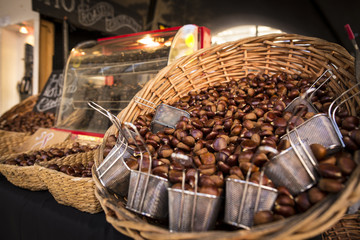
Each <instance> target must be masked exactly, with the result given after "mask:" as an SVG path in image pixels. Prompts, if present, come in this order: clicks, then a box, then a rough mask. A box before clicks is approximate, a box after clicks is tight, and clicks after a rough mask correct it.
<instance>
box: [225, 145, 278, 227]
mask: <svg viewBox="0 0 360 240" xmlns="http://www.w3.org/2000/svg"><path fill="white" fill-rule="evenodd" d="M261 152H271V153H273V154H278V151H277V150H276V149H274V148H272V147H269V146H260V147H258V149H257V150H256V152H255V154H254V155H253V157H252V159H251V165H250V168H249V170H248V172H247V174H246V179H245V181H244V180H239V179H233V178H226V198H225V216H224V222H225V223H227V224H230V225H233V226H236V227H242V228H245V229H250V227H252V225H253V219H254V215H255V213H256V212H257V211H263V210H271V209H272V207H273V205H274V203H275V200H276V198H277V192H278V191H277V189H275V188H272V187H268V186H264V185H262V179H263V175H264V171H263V170H262V171H261V174H260V182H259V184H257V183H252V182H249V179H250V174H251V169H252V167H253V165H254V164H253V162H254V159H255V157H256V156H257V155H258V154H259V153H261Z"/></svg>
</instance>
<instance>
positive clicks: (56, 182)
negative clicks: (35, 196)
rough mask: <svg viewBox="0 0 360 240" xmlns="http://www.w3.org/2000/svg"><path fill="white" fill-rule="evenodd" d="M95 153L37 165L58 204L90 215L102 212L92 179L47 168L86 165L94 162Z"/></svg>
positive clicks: (93, 151)
mask: <svg viewBox="0 0 360 240" xmlns="http://www.w3.org/2000/svg"><path fill="white" fill-rule="evenodd" d="M95 151H96V150H92V151H89V152H86V153H79V154H75V155H69V156H67V157H64V158H61V159H56V160H51V161H49V162H42V163H39V164H35V166H36V167H38V170H39V176H40V178H41V180H42V181H43V182H44V183H45V185H46V186H47V189H48V190H49V192H50V193H51V194H52V196H53V197H54V198H55V200H56V201H57V202H58V203H60V204H63V205H67V206H71V207H74V208H76V209H79V210H80V211H84V212H89V213H98V212H101V211H102V208H101V206H100V203H99V201H98V199H97V198H96V197H95V195H94V190H95V184H94V181H93V179H92V178H89V177H72V176H70V175H67V174H65V173H62V172H60V171H56V170H52V169H49V168H47V166H48V165H50V164H57V165H58V166H62V165H74V164H76V163H81V164H83V165H86V164H88V163H89V162H90V161H93V159H94V154H95Z"/></svg>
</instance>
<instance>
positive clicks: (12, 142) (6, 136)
mask: <svg viewBox="0 0 360 240" xmlns="http://www.w3.org/2000/svg"><path fill="white" fill-rule="evenodd" d="M37 99H38V95H34V96H30V97H28V98H27V99H25V100H24V101H22V102H20V103H19V104H17V105H15V106H13V107H12V108H11V109H10V110H8V111H7V112H5V113H4V114H3V115H2V116H1V117H0V126H2V125H3V124H4V123H5V122H7V121H11V120H12V119H14V118H15V117H16V116H18V115H19V114H24V113H27V112H30V111H32V109H33V107H34V106H35V104H36V101H37ZM29 135H30V132H13V131H6V130H0V155H2V156H3V155H5V154H11V153H14V147H17V146H19V144H21V143H23V142H24V141H25V140H26V139H27V138H28V136H29Z"/></svg>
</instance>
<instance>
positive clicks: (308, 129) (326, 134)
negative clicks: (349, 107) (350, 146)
mask: <svg viewBox="0 0 360 240" xmlns="http://www.w3.org/2000/svg"><path fill="white" fill-rule="evenodd" d="M359 85H360V84H359V83H357V84H355V85H354V86H352V87H351V88H349V89H348V90H346V91H344V92H343V93H342V94H340V96H338V97H337V98H336V99H335V100H334V101H333V102H332V103H331V105H330V107H329V109H328V114H325V113H321V114H317V115H315V116H313V117H312V118H310V119H308V120H306V121H305V122H304V123H302V124H301V125H299V126H297V127H296V130H297V133H296V132H295V129H293V130H291V131H290V132H289V134H285V135H284V136H282V137H281V139H287V140H289V139H290V138H291V140H292V141H293V142H294V143H295V144H298V143H299V141H298V139H301V140H302V141H303V142H307V143H308V144H309V145H311V144H313V143H318V144H321V145H323V146H324V147H325V148H326V149H327V151H328V153H329V154H333V153H335V152H337V151H339V150H341V149H342V148H343V147H345V144H344V142H343V140H342V134H341V132H340V129H339V127H338V126H337V124H336V121H335V113H336V110H337V107H336V108H335V109H334V110H333V108H334V105H335V104H336V102H337V101H339V100H340V99H341V98H342V97H343V96H344V95H345V94H347V93H348V92H350V91H351V90H352V89H354V88H355V87H357V86H359ZM356 94H358V93H356ZM356 94H354V95H356ZM350 98H352V97H350ZM350 98H347V99H345V100H344V101H343V102H342V103H344V102H346V101H348V100H349V99H350ZM342 103H340V104H339V105H341V104H342ZM297 135H299V136H300V137H298V136H297Z"/></svg>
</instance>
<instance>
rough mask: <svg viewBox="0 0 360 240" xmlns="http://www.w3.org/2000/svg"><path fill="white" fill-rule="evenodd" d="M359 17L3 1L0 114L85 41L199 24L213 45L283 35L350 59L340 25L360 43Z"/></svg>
mask: <svg viewBox="0 0 360 240" xmlns="http://www.w3.org/2000/svg"><path fill="white" fill-rule="evenodd" d="M359 9H360V1H359V0H343V1H338V0H302V1H288V0H272V1H268V0H251V1H239V0H221V1H213V0H212V1H204V0H202V1H201V0H102V1H95V0H66V1H65V0H12V1H11V2H9V1H6V0H0V114H2V113H3V112H4V111H6V110H8V109H9V108H10V107H11V106H14V105H15V104H16V103H18V102H19V101H21V100H22V99H24V98H26V97H27V96H29V95H32V94H37V93H39V92H41V90H42V89H43V87H44V86H45V84H46V81H47V79H48V78H49V76H50V74H51V72H53V71H54V70H62V69H64V66H65V63H66V59H67V57H68V53H69V51H70V50H71V49H72V48H73V47H74V46H76V45H77V44H79V43H81V42H84V41H88V40H96V39H99V38H103V37H109V36H117V35H123V34H131V33H135V32H142V31H149V30H156V29H162V28H168V27H174V26H182V25H185V24H196V25H198V26H205V27H207V28H209V29H210V30H211V36H212V44H221V43H223V42H227V41H233V40H238V39H240V38H244V37H249V36H259V35H263V34H268V33H281V32H286V33H295V34H300V35H306V36H312V37H318V38H322V39H325V40H327V41H330V42H334V43H337V44H339V45H341V46H343V47H345V48H346V49H347V50H348V52H349V53H350V54H352V55H354V48H353V45H352V43H351V41H350V40H349V39H348V35H347V33H346V31H345V29H344V25H345V24H350V26H351V28H352V30H353V32H354V33H355V37H357V36H358V35H359V33H360V15H359V14H358V11H359ZM119 22H121V23H122V24H121V25H119V24H118V23H119ZM356 39H357V38H356Z"/></svg>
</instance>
